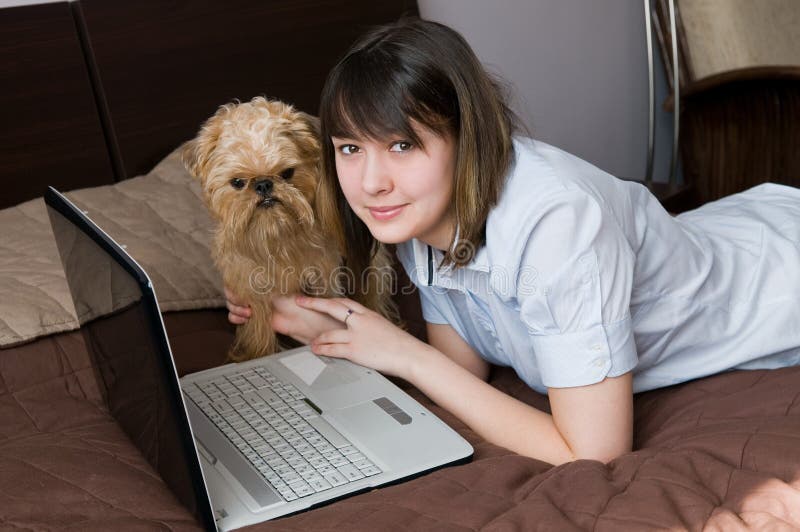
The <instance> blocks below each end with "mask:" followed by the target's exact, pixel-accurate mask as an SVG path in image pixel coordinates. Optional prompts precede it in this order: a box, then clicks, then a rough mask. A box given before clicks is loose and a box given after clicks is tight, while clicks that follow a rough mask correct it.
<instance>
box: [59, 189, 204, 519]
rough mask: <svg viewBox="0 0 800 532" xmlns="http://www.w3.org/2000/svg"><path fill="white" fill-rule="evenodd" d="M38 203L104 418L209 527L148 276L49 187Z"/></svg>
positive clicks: (183, 415) (194, 452)
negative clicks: (54, 246) (44, 213)
mask: <svg viewBox="0 0 800 532" xmlns="http://www.w3.org/2000/svg"><path fill="white" fill-rule="evenodd" d="M45 200H46V203H47V210H48V215H49V217H50V223H51V225H52V227H53V235H54V236H55V240H56V244H57V246H58V251H59V255H60V257H61V262H62V265H63V266H64V272H65V274H66V278H67V283H68V284H69V289H70V293H71V295H72V300H73V302H74V305H75V310H76V313H77V316H78V319H79V322H80V324H81V331H82V333H83V338H84V341H85V344H86V347H87V350H88V351H89V355H90V358H91V360H92V365H93V368H94V370H95V375H96V377H97V381H98V384H99V385H100V388H101V390H102V391H103V394H104V396H105V400H106V404H107V406H108V409H109V411H110V413H111V415H112V416H113V417H114V419H116V421H117V422H118V423H119V425H120V427H121V428H122V429H123V431H124V432H125V433H126V434H127V435H128V437H129V438H130V439H131V441H132V442H133V443H134V444H135V445H136V447H138V448H139V450H140V451H141V453H142V454H143V455H144V457H145V458H146V459H147V461H148V462H150V464H151V465H152V466H153V468H154V469H155V470H156V471H157V472H158V474H159V475H160V476H161V478H162V479H163V480H164V482H165V483H166V484H167V485H168V486H169V487H170V489H171V490H172V492H173V493H174V494H175V496H176V498H177V499H178V500H179V501H180V502H181V503H182V504H183V505H184V506H186V507H187V508H188V509H189V510H190V511H191V512H192V513H193V514H194V515H195V516H196V517H197V519H198V520H199V521H200V522H202V523H204V524H205V525H206V527H208V528H210V529H214V528H215V526H214V521H213V514H212V512H211V508H210V505H209V500H208V495H207V493H206V488H205V483H204V482H203V480H202V474H201V471H200V464H199V462H198V460H197V456H196V451H195V448H194V442H193V441H192V438H191V433H190V429H189V423H188V419H187V417H186V410H185V408H184V405H183V402H182V398H181V395H180V394H181V392H180V387H179V384H178V380H177V375H176V372H175V366H174V363H173V361H172V357H171V355H170V351H169V346H168V343H167V339H166V335H165V332H164V328H163V324H162V322H161V317H160V315H159V311H158V306H157V303H156V301H155V298H154V294H153V292H152V289H150V288H149V280H148V279H147V276H146V275H145V274H144V272H143V271H142V270H141V268H139V267H138V266H137V265H136V263H135V262H134V261H132V260H131V259H130V257H128V256H127V254H126V253H125V252H123V251H122V250H121V249H120V248H119V247H118V246H117V245H116V244H115V243H114V242H113V241H112V240H111V239H110V238H108V237H107V236H106V235H105V234H103V233H102V232H100V231H98V230H97V229H96V228H95V227H94V225H93V224H92V222H91V221H89V220H88V219H87V218H86V217H85V216H84V215H83V214H82V213H81V212H80V211H78V210H76V209H74V208H73V206H72V205H71V204H70V203H68V202H67V200H66V199H64V198H63V196H61V195H60V194H58V193H57V192H55V191H54V190H52V189H51V190H49V191H48V192H47V194H46V195H45Z"/></svg>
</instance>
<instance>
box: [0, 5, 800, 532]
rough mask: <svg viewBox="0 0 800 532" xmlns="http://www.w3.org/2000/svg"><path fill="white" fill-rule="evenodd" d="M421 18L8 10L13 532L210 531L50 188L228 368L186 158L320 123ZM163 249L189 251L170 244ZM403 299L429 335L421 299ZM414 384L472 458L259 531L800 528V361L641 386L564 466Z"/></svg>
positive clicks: (516, 389) (504, 373) (364, 12)
mask: <svg viewBox="0 0 800 532" xmlns="http://www.w3.org/2000/svg"><path fill="white" fill-rule="evenodd" d="M415 12H416V5H415V4H414V3H413V2H409V1H398V2H393V3H379V2H368V1H355V0H353V1H351V0H346V1H345V0H339V1H335V2H334V1H321V0H317V1H308V0H302V1H301V0H295V1H289V0H285V1H271V2H263V1H260V2H257V1H255V0H237V1H234V2H227V3H225V4H224V6H223V4H222V3H220V2H213V1H211V0H196V1H193V2H191V3H190V2H186V3H182V2H158V1H155V0H146V1H140V2H135V3H134V2H104V1H102V0H80V1H78V2H69V3H67V2H60V3H59V2H57V3H51V4H43V5H35V6H22V7H14V8H4V9H2V10H0V13H2V15H3V16H2V17H0V24H1V25H2V27H0V42H2V43H3V46H0V55H2V54H6V56H5V57H4V60H5V61H7V62H8V63H7V64H13V65H14V68H15V70H14V72H13V73H11V72H8V71H7V72H6V73H5V74H3V76H4V77H3V83H2V84H0V87H2V89H0V90H2V91H3V94H4V99H5V101H6V102H7V105H6V107H7V109H8V117H9V119H8V120H7V121H6V124H7V125H8V127H7V128H5V129H4V131H3V132H0V140H2V141H3V146H4V147H5V148H6V154H5V156H4V157H3V158H2V160H0V172H2V173H1V174H0V175H2V179H3V182H4V187H5V188H4V190H5V193H4V194H3V195H2V197H1V198H0V200H1V201H2V204H0V207H6V208H5V209H3V210H2V211H0V224H2V228H3V231H2V237H0V250H1V255H2V258H0V327H2V328H0V528H2V529H7V530H51V529H60V530H152V529H161V530H196V529H201V525H200V524H199V522H198V521H197V520H196V519H195V517H194V515H193V514H192V513H191V512H190V511H189V510H188V509H186V508H184V507H183V506H182V505H181V504H180V503H179V502H178V501H177V499H176V498H175V496H174V495H173V494H172V493H171V492H170V490H169V489H168V488H167V486H166V484H164V482H163V481H162V480H161V478H160V477H159V476H158V474H157V473H156V471H155V470H154V469H153V468H152V467H151V466H150V464H149V463H148V462H147V460H146V459H145V458H144V456H143V455H142V454H141V453H140V452H139V451H138V449H137V448H136V447H135V446H134V444H133V443H132V442H131V441H130V439H128V437H127V436H126V435H125V433H124V432H122V430H121V429H120V427H119V425H117V423H116V422H115V421H114V419H113V418H112V417H111V416H110V414H109V411H108V408H107V406H106V405H105V402H104V395H103V390H102V389H101V387H100V386H99V385H98V381H97V378H96V375H95V370H94V369H93V367H92V365H91V363H90V358H89V355H88V352H87V349H86V346H85V343H84V338H83V336H82V334H81V332H80V331H79V330H76V329H75V325H76V323H75V322H74V320H73V321H72V322H71V321H70V318H71V316H70V313H69V309H68V308H66V307H68V303H67V302H66V299H65V298H66V297H68V295H67V294H66V292H65V291H64V290H65V287H64V284H63V279H60V278H59V274H58V271H57V268H58V263H57V259H56V258H55V257H56V255H54V253H55V250H54V248H53V247H52V237H51V236H48V234H47V229H48V226H47V225H46V221H45V219H44V218H42V213H43V211H42V210H41V209H42V206H41V200H40V199H37V197H38V196H41V194H42V192H43V188H44V186H45V185H55V186H57V187H58V188H60V189H62V190H67V191H72V192H70V195H71V197H73V199H75V200H76V201H77V202H79V203H80V204H81V205H82V206H84V207H86V208H87V209H90V210H92V211H93V214H94V215H96V216H102V217H103V218H102V220H103V221H105V223H104V226H105V225H106V224H107V225H111V226H113V227H114V229H113V231H119V232H120V233H119V234H120V235H125V236H124V238H125V239H126V242H127V243H128V245H129V246H130V248H129V250H130V251H131V253H132V254H133V255H134V256H135V257H137V259H139V258H140V259H142V262H143V263H144V264H145V267H146V268H147V269H148V271H149V270H150V269H151V268H152V269H154V271H156V272H157V279H154V282H155V284H156V290H157V292H158V294H159V299H160V300H161V304H162V310H164V319H165V324H166V327H167V331H168V334H169V336H170V342H171V346H172V349H173V351H174V354H175V358H176V362H177V366H178V371H179V373H181V374H184V373H187V372H193V371H197V370H200V369H204V368H208V367H212V366H215V365H219V364H221V363H222V362H223V361H224V360H223V354H224V352H225V350H226V348H227V346H228V345H229V344H230V342H231V340H232V337H233V328H232V326H231V325H230V324H228V322H227V318H226V311H225V310H224V309H223V308H222V298H221V293H220V285H219V279H218V277H215V274H214V270H213V266H211V263H210V258H209V257H208V254H207V249H208V229H209V227H210V226H209V225H208V224H209V223H210V222H209V220H207V219H206V218H204V217H203V216H204V211H203V209H202V206H201V204H200V203H199V199H198V198H197V197H196V189H193V188H192V186H193V185H192V184H191V182H190V179H189V177H188V176H187V175H185V174H182V173H181V172H182V170H181V167H180V164H179V161H178V160H177V157H176V154H175V149H176V148H177V147H178V146H179V145H180V144H181V143H182V142H183V141H185V140H187V139H188V138H190V137H191V136H192V135H193V134H194V132H195V131H196V129H197V128H198V126H199V124H200V123H201V121H202V120H203V119H204V118H206V117H207V116H209V115H211V114H212V113H213V111H214V110H215V109H216V107H217V106H218V105H220V104H222V103H226V102H228V101H230V100H232V99H233V98H240V99H243V100H244V99H249V98H250V97H252V96H254V95H257V94H265V95H267V96H270V97H275V98H280V99H284V100H286V101H289V102H292V103H294V104H295V105H297V106H298V107H299V108H301V109H303V110H305V111H308V112H311V113H314V112H316V100H317V97H318V94H319V91H320V89H321V86H322V83H323V81H324V76H325V73H326V72H327V70H328V69H329V68H330V67H331V66H332V65H333V63H334V62H335V60H336V57H337V55H338V54H340V53H341V52H342V51H343V50H344V49H345V48H346V47H347V45H348V44H349V43H350V42H352V40H353V39H354V38H355V37H356V36H357V35H358V34H359V33H360V32H361V31H362V30H363V28H364V27H366V26H368V25H370V24H375V23H379V22H384V21H389V20H393V19H396V18H397V17H399V16H401V15H403V14H405V13H411V14H413V13H415ZM53 79H57V80H58V83H51V81H52V80H53ZM86 187H94V188H89V189H87V188H86ZM170 187H172V188H170ZM179 196H180V198H181V200H180V201H177V200H176V198H178V197H179ZM192 198H194V200H195V201H196V203H192V202H193V199H192ZM159 202H167V203H168V204H171V205H173V206H174V208H173V209H172V210H169V209H166V208H161V207H157V205H159ZM144 204H146V205H148V206H152V209H151V211H152V212H164V211H166V213H165V214H164V216H162V217H161V218H158V217H154V218H153V219H152V220H151V222H153V223H152V225H150V226H148V227H147V228H144V227H140V226H137V225H136V224H135V223H133V221H138V220H141V219H145V218H151V217H150V215H149V214H147V215H145V214H143V212H145V211H142V210H141V207H142V205H144ZM151 211H146V212H147V213H150V212H151ZM98 221H101V220H98ZM154 228H155V229H154ZM159 228H161V229H159ZM121 238H123V237H121ZM165 243H166V244H165ZM167 244H169V245H170V246H172V248H173V249H174V250H176V252H175V253H161V252H159V249H160V248H165V247H168V246H167ZM157 248H159V249H157ZM181 261H183V262H181ZM187 264H189V265H190V266H191V268H187V267H186V266H187ZM398 274H399V276H400V282H405V281H404V278H403V276H402V272H398ZM406 284H408V283H406ZM398 303H399V305H400V308H401V312H402V315H403V318H404V320H405V321H406V323H407V324H408V328H409V330H410V331H411V332H412V333H413V334H415V335H417V336H418V337H420V338H424V327H423V323H422V320H421V313H420V310H419V302H418V300H417V298H416V295H415V294H414V293H413V292H412V293H407V294H403V295H400V296H398ZM25 316H28V318H29V319H27V320H25V319H23V318H24V317H25ZM31 316H32V318H31ZM491 383H492V385H494V386H496V387H497V388H499V389H501V390H503V391H505V392H507V393H509V394H511V395H513V396H515V397H518V398H520V399H521V400H523V401H525V402H526V403H528V404H531V405H533V406H535V407H537V408H540V409H542V410H545V411H548V403H547V398H546V397H544V396H542V395H539V394H537V393H535V392H533V391H532V390H530V389H529V388H527V386H525V385H524V384H523V383H522V381H520V380H519V379H518V378H517V377H516V375H515V374H514V373H513V371H512V370H510V369H508V368H500V367H496V368H493V370H492V375H491ZM398 384H400V385H401V386H402V387H404V388H405V389H406V390H407V391H408V392H409V393H410V394H412V395H413V396H414V397H415V398H417V399H418V400H419V401H420V402H422V403H423V404H424V405H426V406H427V407H429V408H430V409H432V410H433V411H434V412H435V413H436V414H438V415H439V416H441V417H442V419H443V420H445V422H447V423H448V424H449V425H450V426H452V427H453V428H454V429H455V430H457V431H458V432H459V433H461V434H462V435H463V436H464V437H465V438H466V439H467V440H468V441H469V442H470V443H471V444H472V445H473V446H474V448H475V455H474V458H473V460H472V462H470V463H468V464H464V465H459V466H454V467H448V468H445V469H441V470H439V471H436V472H433V473H430V474H428V475H425V476H422V477H420V478H416V479H413V480H411V481H408V482H404V483H401V484H398V485H395V486H391V487H386V488H382V489H378V490H374V491H371V492H368V493H364V494H360V495H357V496H354V497H351V498H347V499H343V500H340V501H337V502H335V503H333V504H330V505H328V506H324V507H321V508H318V509H314V510H312V511H309V512H305V513H301V514H297V515H294V516H290V517H286V518H283V519H279V520H275V521H271V522H265V523H261V524H259V525H254V526H252V527H248V529H252V530H298V531H299V530H384V529H403V530H406V529H408V530H477V529H481V530H515V529H521V530H590V529H591V530H594V529H596V530H615V531H616V530H658V529H664V530H667V529H668V530H684V529H687V530H701V529H707V530H725V531H727V530H737V529H759V530H760V529H770V530H779V529H784V530H790V529H797V528H800V444H799V440H800V367H792V368H785V369H780V370H772V371H732V372H727V373H724V374H720V375H716V376H712V377H708V378H704V379H698V380H695V381H692V382H688V383H684V384H682V385H678V386H673V387H669V388H664V389H660V390H656V391H652V392H646V393H642V394H638V395H637V396H635V434H634V450H633V452H631V453H627V454H625V455H623V456H621V457H619V458H617V459H616V460H614V461H612V462H610V463H609V464H602V463H600V462H596V461H591V460H580V461H576V462H573V463H570V464H565V465H562V466H558V467H553V466H551V465H550V464H547V463H544V462H541V461H537V460H534V459H530V458H526V457H522V456H519V455H516V454H513V453H511V452H509V451H508V450H506V449H503V448H501V447H498V446H495V445H492V444H490V443H488V442H486V441H485V440H484V439H482V438H480V437H479V436H477V435H476V434H475V433H473V432H472V431H471V430H470V429H469V428H468V427H466V426H465V425H463V424H462V423H460V422H459V421H458V420H457V419H455V418H454V417H452V416H451V415H449V414H448V413H447V412H446V411H444V410H442V409H440V408H438V407H437V406H436V405H434V404H432V403H431V401H430V400H428V399H427V398H426V397H425V396H423V395H422V394H421V393H420V392H418V391H417V390H415V389H413V388H412V387H410V386H409V385H408V384H406V383H403V382H401V381H398Z"/></svg>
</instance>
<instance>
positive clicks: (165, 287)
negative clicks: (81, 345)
mask: <svg viewBox="0 0 800 532" xmlns="http://www.w3.org/2000/svg"><path fill="white" fill-rule="evenodd" d="M67 196H68V197H69V198H70V199H71V200H73V201H74V202H75V203H76V205H78V206H79V207H80V208H81V209H84V210H86V211H88V213H89V216H90V217H91V218H92V219H93V220H94V221H95V222H97V223H98V224H99V225H100V226H101V227H103V228H104V229H105V230H106V231H107V232H108V233H109V234H110V235H111V236H112V237H113V238H114V239H115V240H116V241H117V242H120V243H121V244H125V245H126V246H127V249H128V251H129V252H130V253H131V255H133V256H134V258H136V260H137V261H138V262H139V263H140V264H141V265H142V266H143V267H144V268H145V269H146V270H147V271H148V273H149V274H150V275H151V278H152V281H153V285H154V287H155V289H156V294H157V295H158V299H159V305H160V306H161V309H162V310H163V311H168V310H187V309H201V308H214V307H220V306H223V305H224V304H225V300H224V297H223V296H222V281H221V278H220V276H219V274H218V272H217V271H216V269H215V268H214V265H213V263H212V261H211V257H210V251H209V250H210V241H211V235H212V231H213V224H212V221H211V219H210V217H209V215H208V212H207V210H206V208H205V207H204V206H203V204H202V201H201V199H200V190H199V185H198V184H197V183H195V182H194V180H192V178H191V177H190V176H189V174H188V173H187V172H186V170H185V169H184V168H183V165H182V163H181V162H180V158H179V153H178V150H176V151H174V152H173V153H171V154H170V155H169V156H167V157H166V158H165V159H164V160H163V161H162V162H161V163H159V164H158V165H157V166H156V167H155V168H154V169H153V171H152V172H150V173H149V174H147V175H145V176H139V177H136V178H133V179H129V180H126V181H124V182H122V183H117V184H115V185H107V186H102V187H95V188H88V189H83V190H78V191H74V192H70V193H68V194H67ZM0 225H1V226H2V227H3V232H2V234H0V347H9V346H12V345H17V344H20V343H24V342H26V341H30V340H33V339H35V338H37V337H40V336H44V335H47V334H52V333H55V332H62V331H69V330H74V329H76V328H77V327H78V321H77V319H76V315H75V309H74V307H73V305H72V300H71V298H70V296H69V289H68V287H67V284H66V281H65V279H64V275H63V271H62V267H61V262H60V260H59V258H58V250H57V248H56V245H55V242H54V240H53V236H52V232H51V229H50V222H49V220H48V218H47V211H46V208H45V206H44V202H43V200H42V199H41V198H39V199H35V200H31V201H28V202H26V203H22V204H20V205H17V206H16V207H11V208H8V209H3V210H2V211H0ZM109 310H110V309H109ZM89 317H90V316H81V320H84V319H88V318H89Z"/></svg>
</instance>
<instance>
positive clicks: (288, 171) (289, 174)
mask: <svg viewBox="0 0 800 532" xmlns="http://www.w3.org/2000/svg"><path fill="white" fill-rule="evenodd" d="M293 175H294V168H287V169H286V170H284V171H283V172H281V177H282V178H284V179H291V178H292V176H293Z"/></svg>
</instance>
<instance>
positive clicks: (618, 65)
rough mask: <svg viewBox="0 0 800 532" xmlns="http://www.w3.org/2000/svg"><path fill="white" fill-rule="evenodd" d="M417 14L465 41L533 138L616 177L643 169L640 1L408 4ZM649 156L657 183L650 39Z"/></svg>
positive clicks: (668, 143) (660, 158)
mask: <svg viewBox="0 0 800 532" xmlns="http://www.w3.org/2000/svg"><path fill="white" fill-rule="evenodd" d="M418 4H419V9H420V15H421V16H422V17H423V18H426V19H429V20H435V21H438V22H442V23H444V24H447V25H448V26H451V27H453V28H454V29H456V30H457V31H459V32H460V33H461V34H462V35H464V37H465V38H466V39H467V41H469V43H470V45H471V46H472V47H473V49H474V50H475V52H476V53H477V55H478V57H479V58H480V59H481V61H483V63H484V65H486V66H487V67H488V69H489V70H490V71H492V72H495V73H496V74H499V75H500V76H502V77H503V78H504V79H505V80H506V81H507V82H509V83H510V85H511V89H512V96H513V101H512V105H513V107H514V109H515V111H516V112H517V113H518V114H519V115H520V117H521V118H522V119H523V121H524V122H525V123H526V124H527V126H528V127H529V128H530V129H531V131H532V132H533V135H534V136H535V137H537V138H539V139H541V140H543V141H545V142H548V143H550V144H554V145H556V146H559V147H561V148H563V149H565V150H567V151H570V152H572V153H574V154H576V155H578V156H580V157H581V158H583V159H586V160H587V161H590V162H592V163H593V164H595V165H597V166H599V167H600V168H602V169H604V170H606V171H607V172H609V173H611V174H614V175H616V176H619V177H625V178H629V179H637V180H643V179H644V175H645V172H646V166H647V128H648V75H647V47H646V40H645V35H646V34H645V19H644V2H643V0H603V1H594V0H589V1H587V0H493V1H488V0H418ZM653 46H654V51H655V56H656V61H657V63H656V64H655V73H656V76H657V78H656V79H657V82H656V88H657V89H656V125H657V131H656V158H655V165H654V177H655V180H656V181H666V180H667V178H668V175H669V165H670V160H669V159H670V156H671V151H672V114H667V113H664V112H663V111H662V110H661V102H663V100H664V97H665V96H666V93H667V87H666V82H665V78H664V69H663V66H662V64H661V62H660V61H661V60H660V57H659V53H658V47H657V43H656V41H655V36H654V39H653Z"/></svg>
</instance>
